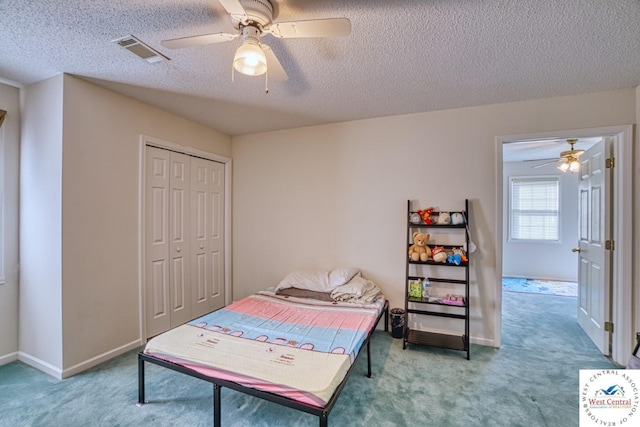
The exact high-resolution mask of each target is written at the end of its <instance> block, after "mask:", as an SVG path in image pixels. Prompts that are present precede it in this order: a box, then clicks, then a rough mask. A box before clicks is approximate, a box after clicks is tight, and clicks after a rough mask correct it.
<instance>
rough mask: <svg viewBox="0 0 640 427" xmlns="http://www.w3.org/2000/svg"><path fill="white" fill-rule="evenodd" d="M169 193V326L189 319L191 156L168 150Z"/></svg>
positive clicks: (174, 325)
mask: <svg viewBox="0 0 640 427" xmlns="http://www.w3.org/2000/svg"><path fill="white" fill-rule="evenodd" d="M169 153H170V156H171V160H170V165H171V170H170V173H171V175H170V182H169V185H170V188H171V191H170V193H169V224H170V226H169V239H170V244H169V256H170V258H171V260H170V264H169V303H170V309H171V322H170V323H171V327H172V328H174V327H176V326H178V325H181V324H183V323H184V322H188V321H189V320H191V319H192V318H193V317H191V303H190V301H191V286H190V270H191V268H190V265H189V260H190V256H189V252H190V250H191V247H190V244H189V243H190V241H189V230H190V227H189V221H190V218H189V209H190V203H189V198H190V196H191V193H190V191H189V190H190V183H191V173H190V166H191V163H190V157H189V156H187V155H185V154H181V153H176V152H173V151H170V152H169Z"/></svg>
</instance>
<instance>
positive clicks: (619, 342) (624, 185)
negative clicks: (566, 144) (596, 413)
mask: <svg viewBox="0 0 640 427" xmlns="http://www.w3.org/2000/svg"><path fill="white" fill-rule="evenodd" d="M631 130H632V127H631V126H630V125H627V126H616V127H607V128H593V129H580V130H570V131H562V132H554V133H549V132H547V133H538V134H527V135H515V136H503V137H498V138H496V142H497V150H496V152H497V154H498V160H499V161H498V163H497V164H498V166H499V167H498V168H497V169H499V171H497V176H496V182H497V183H498V191H497V198H496V199H497V201H498V206H497V209H496V210H497V213H498V217H499V218H498V223H497V230H498V233H499V234H500V236H499V238H498V239H497V243H498V244H497V245H496V247H497V254H496V261H497V263H498V271H500V272H502V271H504V270H505V268H504V265H503V263H504V253H505V242H506V238H507V237H508V234H507V235H505V231H506V230H505V229H504V228H503V225H505V224H506V223H507V222H508V217H507V215H506V214H505V207H506V205H505V204H506V203H508V198H507V197H506V196H505V195H504V193H503V190H504V181H503V177H504V176H505V173H504V171H505V169H506V168H505V165H504V164H503V159H504V154H505V153H504V147H505V145H506V144H509V143H516V142H519V141H536V140H553V139H557V140H566V139H568V138H573V137H577V138H599V137H602V136H613V137H614V138H615V143H614V144H613V157H614V158H615V159H616V164H615V168H614V169H613V186H612V189H611V191H612V194H613V198H614V204H613V206H611V211H612V213H613V214H612V217H613V223H614V224H615V227H613V230H612V233H611V238H612V240H614V241H615V243H616V249H619V251H615V252H614V253H613V257H612V258H613V259H612V262H611V271H612V275H611V284H612V306H613V307H615V308H616V309H615V310H613V311H612V315H611V319H612V321H613V323H614V324H615V325H616V326H615V327H616V332H617V333H616V334H615V335H613V336H612V347H611V356H612V358H613V360H614V361H616V362H618V363H621V364H624V363H626V359H627V358H628V355H629V353H630V352H631V349H632V346H633V333H632V316H631V313H632V310H631V260H630V257H627V256H624V255H623V254H624V253H628V254H630V253H631V252H630V247H631V235H630V233H629V232H628V230H630V229H631V228H630V226H631V204H630V203H624V201H625V200H627V201H628V200H631V185H630V183H631V181H632V179H631V176H632V168H631V144H632V134H631ZM558 151H559V150H558ZM556 155H557V154H556ZM547 161H548V160H547ZM539 163H544V161H539ZM575 193H576V195H577V190H576V192H575ZM576 205H577V203H576ZM576 223H577V221H576ZM625 230H627V231H626V233H625ZM625 234H626V235H625ZM569 244H574V245H575V244H577V239H574V240H573V241H572V242H569ZM620 245H622V246H620ZM568 251H569V252H568V255H569V257H570V254H571V252H570V249H569V250H568ZM627 251H628V252H627ZM572 263H573V264H574V265H575V268H576V269H577V262H576V261H575V257H573V261H572ZM496 301H498V305H499V308H500V309H499V310H497V312H498V313H499V315H498V316H497V317H499V319H496V325H495V327H496V331H498V332H499V333H497V336H498V337H500V334H501V333H502V325H501V321H502V319H501V313H502V303H503V298H502V286H501V283H500V284H499V286H497V289H496ZM499 344H500V343H498V345H499Z"/></svg>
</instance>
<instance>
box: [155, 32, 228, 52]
mask: <svg viewBox="0 0 640 427" xmlns="http://www.w3.org/2000/svg"><path fill="white" fill-rule="evenodd" d="M236 37H238V34H229V33H215V34H203V35H201V36H189V37H180V38H178V39H170V40H162V41H161V42H160V44H161V45H162V46H164V47H166V48H167V49H181V48H183V47H192V46H202V45H206V44H212V43H222V42H228V41H231V40H233V39H235V38H236Z"/></svg>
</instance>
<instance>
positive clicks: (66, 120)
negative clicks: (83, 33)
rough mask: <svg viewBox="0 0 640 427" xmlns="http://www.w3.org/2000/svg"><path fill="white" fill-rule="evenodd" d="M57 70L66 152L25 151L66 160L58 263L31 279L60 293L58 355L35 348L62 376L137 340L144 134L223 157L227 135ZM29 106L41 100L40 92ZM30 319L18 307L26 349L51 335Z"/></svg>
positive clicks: (28, 243) (32, 241) (32, 158)
mask: <svg viewBox="0 0 640 427" xmlns="http://www.w3.org/2000/svg"><path fill="white" fill-rule="evenodd" d="M51 80H52V81H55V82H59V83H60V85H61V88H62V87H63V89H64V95H63V98H62V93H61V94H60V95H61V98H60V105H61V106H62V105H63V114H62V115H61V118H60V121H59V123H60V127H61V129H62V134H63V137H62V139H61V146H60V147H61V158H60V159H40V155H39V153H37V152H31V153H29V155H28V156H27V158H26V159H25V161H27V162H36V161H40V162H42V161H45V160H46V161H47V162H48V163H52V164H53V165H55V166H54V167H57V168H60V170H61V176H60V177H59V179H58V185H59V187H60V188H61V190H62V191H61V194H58V195H57V200H55V201H56V202H57V204H58V210H59V215H60V221H59V223H58V226H57V230H58V232H60V230H61V233H60V239H61V241H60V245H61V246H60V247H61V249H60V251H59V253H60V258H59V260H58V262H57V263H54V264H57V265H58V266H59V267H60V272H59V274H58V277H57V278H56V277H55V275H54V277H52V278H51V279H52V280H49V281H47V280H44V277H41V275H40V276H38V277H37V278H34V279H33V280H31V283H29V288H32V289H35V290H42V289H50V288H53V289H54V290H57V291H56V292H57V293H58V294H59V298H61V305H62V310H57V311H58V313H57V314H58V315H59V316H61V330H63V331H64V334H63V337H62V341H61V342H60V344H61V345H62V348H61V355H62V360H55V359H51V360H50V358H51V357H52V356H53V355H51V354H49V353H48V352H46V350H45V354H41V353H37V357H38V358H40V359H41V360H42V361H44V362H47V363H50V364H51V365H52V370H53V371H54V372H52V373H53V374H54V375H59V376H62V377H65V376H68V375H72V374H73V373H75V372H78V371H80V370H83V369H86V368H87V367H90V366H92V365H94V364H97V363H99V362H100V361H102V360H106V359H108V358H109V357H113V356H115V355H117V354H119V353H121V352H124V351H126V350H128V349H129V348H133V347H135V346H137V345H139V344H140V310H139V308H140V304H139V286H138V281H139V280H138V274H139V270H138V263H139V258H138V253H139V252H138V251H139V242H138V236H139V231H138V209H139V200H138V197H139V196H138V192H139V182H140V180H139V174H140V135H142V134H144V135H148V136H153V137H156V138H159V139H162V140H165V141H169V142H172V143H175V144H179V145H183V146H188V147H193V148H196V149H199V150H202V151H206V152H210V153H215V154H218V155H222V156H227V157H230V154H231V138H230V137H229V136H227V135H224V134H222V133H220V132H217V131H215V130H212V129H209V128H206V127H204V126H201V125H198V124H196V123H194V122H190V121H188V120H186V119H183V118H180V117H177V116H175V115H173V114H170V113H167V112H165V111H162V110H160V109H157V108H154V107H151V106H148V105H146V104H142V103H140V102H137V101H134V100H132V99H130V98H127V97H125V96H122V95H119V94H116V93H114V92H111V91H108V90H105V89H102V88H100V87H97V86H95V85H93V84H90V83H88V82H85V81H83V80H81V79H78V78H75V77H72V76H68V75H65V76H58V77H55V78H54V79H51ZM47 82H49V81H47ZM47 82H44V83H43V84H48V83H47ZM27 90H28V91H30V90H32V88H31V87H30V88H28V89H27ZM62 100H63V101H62ZM26 108H27V109H28V110H32V109H34V108H35V109H37V108H39V105H38V102H37V100H36V101H34V102H32V103H30V104H29V105H27V106H26ZM29 126H33V122H31V121H30V122H28V123H25V128H26V127H29ZM26 143H27V144H28V143H29V141H27V142H26ZM26 178H29V177H28V176H27V177H26ZM34 190H35V189H34V188H31V191H34ZM27 191H29V188H25V189H24V190H23V192H27ZM32 197H42V196H32ZM54 210H55V206H54ZM54 213H55V212H54ZM47 215H49V213H48V212H46V211H43V212H41V213H40V216H39V217H38V218H36V220H35V221H36V222H38V221H39V222H43V223H44V222H47V223H48V222H49V221H48V220H47V219H46V217H47ZM60 225H61V226H60ZM21 243H22V246H23V248H24V249H23V251H24V252H25V253H29V252H31V251H36V250H37V248H38V246H39V245H40V244H41V242H40V241H39V240H38V239H36V236H27V238H26V239H23V240H22V242H21ZM39 267H40V265H39V264H38V263H36V262H35V260H34V262H32V263H30V264H29V265H28V266H26V267H25V266H23V271H24V268H27V269H28V270H29V271H28V272H27V274H31V273H30V272H31V271H33V270H36V269H38V268H39ZM56 281H57V284H56ZM52 282H53V283H52ZM39 302H43V301H39ZM23 305H24V304H23V303H22V302H21V310H22V309H23ZM31 305H32V304H30V303H29V302H27V303H26V308H27V309H28V310H29V312H30V313H31V315H35V314H34V313H35V312H37V310H38V309H40V308H41V307H40V306H36V304H33V305H34V306H33V307H31ZM49 311H51V310H49ZM23 321H24V322H25V324H23V323H22V322H23ZM29 322H30V319H29V317H28V316H22V317H21V323H20V329H21V336H22V337H23V338H24V342H25V346H28V347H25V349H26V348H29V349H30V348H31V347H32V345H35V343H41V342H43V343H44V342H47V341H51V339H50V338H48V337H46V336H44V334H41V333H39V332H34V331H33V330H32V329H27V328H25V327H23V326H25V325H26V324H27V323H29ZM54 339H57V338H54ZM21 350H22V348H21ZM25 351H26V350H25ZM34 356H35V355H34ZM28 357H29V355H25V358H28Z"/></svg>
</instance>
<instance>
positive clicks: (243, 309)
mask: <svg viewBox="0 0 640 427" xmlns="http://www.w3.org/2000/svg"><path fill="white" fill-rule="evenodd" d="M383 306H384V297H383V296H380V297H379V298H378V299H377V300H376V301H374V302H373V303H372V304H368V305H358V304H351V303H336V302H326V301H319V300H313V299H306V298H295V297H289V296H281V295H276V293H275V292H273V291H272V290H270V291H264V292H260V293H257V294H255V295H251V296H249V297H247V298H244V299H242V300H240V301H237V302H235V303H233V304H231V305H228V306H226V307H225V308H222V309H220V310H217V311H214V312H212V313H209V314H207V315H204V316H202V317H200V318H198V319H195V320H193V321H191V322H189V323H186V324H184V325H181V326H178V327H177V328H175V329H172V330H170V331H167V332H165V333H163V334H161V335H158V336H157V337H154V338H153V339H151V340H150V341H149V342H148V343H147V346H146V347H145V350H144V353H145V354H148V355H152V356H154V357H157V358H160V359H163V360H167V361H169V362H173V363H176V364H179V365H182V366H184V367H186V368H189V369H192V370H194V371H197V372H199V373H201V374H203V375H206V376H208V377H212V378H217V379H222V380H227V381H233V382H235V383H238V384H241V385H243V386H245V387H251V388H255V389H258V390H262V391H267V392H271V393H275V394H278V395H281V396H284V397H287V398H289V399H293V400H295V401H298V402H301V403H305V404H309V405H313V406H317V407H321V408H322V407H324V406H325V405H326V404H327V402H328V401H329V399H330V398H331V396H332V395H333V393H334V391H335V390H336V388H337V387H338V385H339V384H340V383H341V382H342V380H343V379H344V378H345V376H346V374H347V372H348V370H349V368H350V367H351V364H352V363H353V362H354V361H355V359H356V356H357V355H358V353H359V351H360V349H361V348H362V345H363V343H364V342H365V340H366V338H367V336H368V335H369V334H370V333H371V331H372V330H373V329H374V328H375V326H376V322H377V320H378V316H379V315H380V313H381V311H382V310H383Z"/></svg>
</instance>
